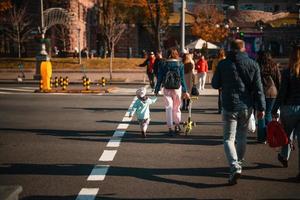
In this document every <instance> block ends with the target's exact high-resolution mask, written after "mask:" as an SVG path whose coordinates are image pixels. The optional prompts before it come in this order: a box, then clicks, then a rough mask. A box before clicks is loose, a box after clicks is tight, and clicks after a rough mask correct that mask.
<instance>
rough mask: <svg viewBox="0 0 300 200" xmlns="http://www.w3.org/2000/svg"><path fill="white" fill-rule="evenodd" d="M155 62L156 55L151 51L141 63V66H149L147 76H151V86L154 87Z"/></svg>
mask: <svg viewBox="0 0 300 200" xmlns="http://www.w3.org/2000/svg"><path fill="white" fill-rule="evenodd" d="M154 62H155V56H154V53H153V52H152V51H151V52H150V54H149V56H148V58H147V59H146V60H145V62H144V63H142V64H139V66H140V67H145V66H147V71H146V73H147V76H148V78H149V82H150V86H151V88H152V89H154V85H155V83H154Z"/></svg>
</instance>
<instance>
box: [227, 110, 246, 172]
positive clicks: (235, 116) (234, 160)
mask: <svg viewBox="0 0 300 200" xmlns="http://www.w3.org/2000/svg"><path fill="white" fill-rule="evenodd" d="M251 113H252V109H246V110H242V111H239V112H229V111H226V110H223V121H224V136H223V137H224V149H225V154H226V157H227V160H228V163H229V166H230V169H231V172H234V171H237V170H242V161H243V160H244V155H245V152H246V144H247V133H248V123H249V118H250V115H251ZM235 141H236V145H235Z"/></svg>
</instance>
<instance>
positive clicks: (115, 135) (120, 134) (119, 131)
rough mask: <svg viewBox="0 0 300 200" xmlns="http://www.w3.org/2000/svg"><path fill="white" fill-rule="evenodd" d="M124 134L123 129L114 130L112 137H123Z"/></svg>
mask: <svg viewBox="0 0 300 200" xmlns="http://www.w3.org/2000/svg"><path fill="white" fill-rule="evenodd" d="M124 134H125V130H116V131H115V133H114V135H113V137H123V136H124Z"/></svg>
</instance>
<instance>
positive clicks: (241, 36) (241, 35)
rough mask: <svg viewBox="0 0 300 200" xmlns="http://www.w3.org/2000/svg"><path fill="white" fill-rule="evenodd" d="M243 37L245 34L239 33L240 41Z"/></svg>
mask: <svg viewBox="0 0 300 200" xmlns="http://www.w3.org/2000/svg"><path fill="white" fill-rule="evenodd" d="M244 35H245V33H244V32H242V31H241V32H240V39H243V38H244Z"/></svg>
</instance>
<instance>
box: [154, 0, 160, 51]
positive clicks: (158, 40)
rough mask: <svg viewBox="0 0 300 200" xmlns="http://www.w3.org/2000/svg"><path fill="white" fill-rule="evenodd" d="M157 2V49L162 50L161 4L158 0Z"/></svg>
mask: <svg viewBox="0 0 300 200" xmlns="http://www.w3.org/2000/svg"><path fill="white" fill-rule="evenodd" d="M155 3H156V30H155V35H156V36H155V39H156V50H157V51H161V46H160V5H159V2H158V0H156V1H155Z"/></svg>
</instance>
